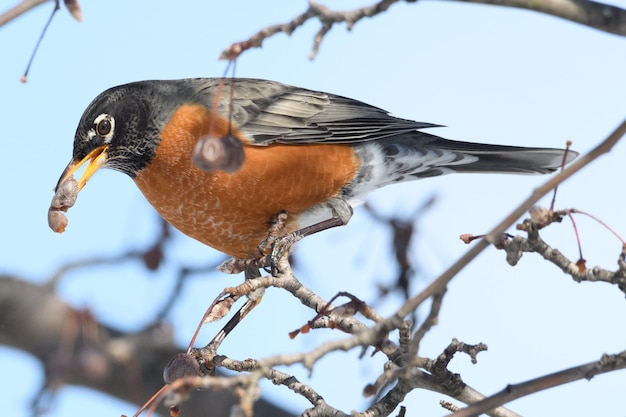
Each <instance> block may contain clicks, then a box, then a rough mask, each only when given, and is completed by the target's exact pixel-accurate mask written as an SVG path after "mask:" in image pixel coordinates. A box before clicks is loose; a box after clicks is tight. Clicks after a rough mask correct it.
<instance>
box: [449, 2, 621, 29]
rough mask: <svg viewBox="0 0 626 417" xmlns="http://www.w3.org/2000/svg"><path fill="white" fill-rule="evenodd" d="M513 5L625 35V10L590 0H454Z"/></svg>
mask: <svg viewBox="0 0 626 417" xmlns="http://www.w3.org/2000/svg"><path fill="white" fill-rule="evenodd" d="M454 1H461V2H465V3H477V4H488V5H492V6H505V7H514V8H519V9H527V10H532V11H535V12H539V13H543V14H548V15H551V16H555V17H558V18H561V19H565V20H568V21H570V22H575V23H579V24H581V25H584V26H588V27H591V28H593V29H597V30H601V31H603V32H608V33H612V34H615V35H620V36H626V10H624V9H622V8H620V7H616V6H612V5H610V4H606V3H599V2H596V1H592V0H454Z"/></svg>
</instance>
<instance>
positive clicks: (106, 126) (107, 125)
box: [96, 119, 111, 136]
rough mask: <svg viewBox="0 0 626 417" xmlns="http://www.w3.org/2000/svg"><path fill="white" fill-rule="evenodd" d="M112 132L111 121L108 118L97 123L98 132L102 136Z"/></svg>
mask: <svg viewBox="0 0 626 417" xmlns="http://www.w3.org/2000/svg"><path fill="white" fill-rule="evenodd" d="M110 132H111V121H110V120H108V119H104V120H100V121H99V122H98V124H97V125H96V133H97V134H98V135H100V136H106V135H108V134H109V133H110Z"/></svg>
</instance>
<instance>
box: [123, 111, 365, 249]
mask: <svg viewBox="0 0 626 417" xmlns="http://www.w3.org/2000/svg"><path fill="white" fill-rule="evenodd" d="M227 126H228V124H227V122H226V120H224V119H220V120H216V121H214V125H213V127H211V115H210V114H209V113H208V112H207V111H206V109H205V108H204V107H202V106H200V105H186V106H183V107H181V108H180V109H179V110H178V111H177V112H176V113H175V114H174V116H173V117H172V119H171V120H170V122H169V123H168V124H167V126H166V127H165V128H164V130H163V132H162V134H161V144H160V145H159V147H158V148H157V150H156V154H155V157H154V159H153V160H152V162H151V163H150V164H149V165H148V166H147V167H146V168H144V169H143V170H142V171H141V172H140V173H139V174H138V175H137V176H136V177H135V183H136V184H137V186H138V187H139V189H140V190H141V191H142V192H143V194H144V195H145V196H146V198H147V199H148V201H149V202H150V204H152V205H153V206H154V208H155V209H156V210H157V211H158V212H159V213H160V214H161V216H163V218H165V219H166V220H167V221H168V222H170V223H171V224H172V225H173V226H174V227H176V228H177V229H179V230H180V231H182V232H183V233H185V234H187V235H189V236H191V237H193V238H195V239H197V240H199V241H200V242H203V243H205V244H207V245H209V246H211V247H213V248H215V249H218V250H220V251H222V252H225V253H227V254H229V255H231V256H235V257H240V258H244V257H249V256H254V255H256V254H257V246H258V244H259V243H260V242H261V241H263V240H264V239H265V238H266V236H267V230H268V222H269V220H270V218H271V216H272V215H273V214H275V213H276V212H278V211H280V210H287V211H288V212H289V219H288V223H287V227H286V230H285V232H289V231H293V230H297V229H298V227H299V226H298V223H297V219H298V214H299V213H302V212H303V211H305V210H307V209H309V208H311V207H313V206H315V205H317V204H320V203H323V202H324V201H326V200H328V199H329V198H331V197H335V196H337V195H338V194H339V193H340V191H341V188H342V187H343V186H345V185H346V184H348V183H349V182H350V181H352V180H353V179H354V177H355V174H356V171H357V168H358V165H359V162H358V159H357V157H356V156H355V155H354V152H353V151H352V148H351V147H350V146H349V145H281V144H274V145H269V146H253V145H249V143H250V140H249V139H247V138H245V137H244V136H243V135H242V134H241V133H240V132H238V131H236V130H235V131H234V132H233V133H234V134H235V135H236V136H237V137H239V138H240V139H242V141H243V142H244V144H246V143H248V145H246V146H245V147H244V148H245V156H246V159H245V162H244V164H243V166H242V167H241V169H240V170H238V171H237V172H235V173H233V174H227V173H224V172H221V171H218V172H214V173H207V172H204V171H201V170H200V169H198V168H197V167H196V166H195V165H194V164H193V163H192V162H191V154H192V151H193V148H194V146H195V144H196V142H197V140H198V138H199V137H200V136H202V135H205V134H207V133H208V132H209V130H211V129H212V132H213V133H214V134H215V135H217V136H220V135H223V134H225V133H226V129H227Z"/></svg>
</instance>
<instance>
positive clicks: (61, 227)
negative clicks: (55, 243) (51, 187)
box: [48, 177, 78, 233]
mask: <svg viewBox="0 0 626 417" xmlns="http://www.w3.org/2000/svg"><path fill="white" fill-rule="evenodd" d="M77 196H78V181H76V179H75V178H74V177H68V178H66V179H65V180H64V181H63V182H62V183H61V184H59V186H58V187H57V189H56V192H55V193H54V197H52V202H51V203H50V208H49V209H48V226H50V228H51V229H52V230H54V231H55V232H57V233H63V232H64V231H65V228H66V227H67V223H68V221H67V217H65V214H63V212H67V209H69V208H70V207H72V206H73V205H74V203H75V202H76V197H77Z"/></svg>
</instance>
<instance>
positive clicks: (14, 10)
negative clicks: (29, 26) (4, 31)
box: [0, 0, 83, 27]
mask: <svg viewBox="0 0 626 417" xmlns="http://www.w3.org/2000/svg"><path fill="white" fill-rule="evenodd" d="M49 1H50V0H23V1H22V2H21V3H18V4H16V5H15V6H13V7H11V8H10V9H9V10H7V11H5V12H4V13H2V14H0V27H2V26H4V25H5V24H7V23H9V22H10V21H11V20H13V19H16V18H18V17H20V16H21V15H23V14H24V13H26V12H28V11H30V10H32V9H34V8H35V7H37V6H39V5H42V4H44V3H47V2H49ZM59 1H60V0H54V2H55V3H56V4H55V9H58V8H59ZM64 3H65V7H66V8H67V10H68V11H69V12H70V14H71V15H72V17H73V18H74V19H76V20H77V21H78V22H82V21H83V15H82V11H81V8H80V4H79V3H78V0H64Z"/></svg>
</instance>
